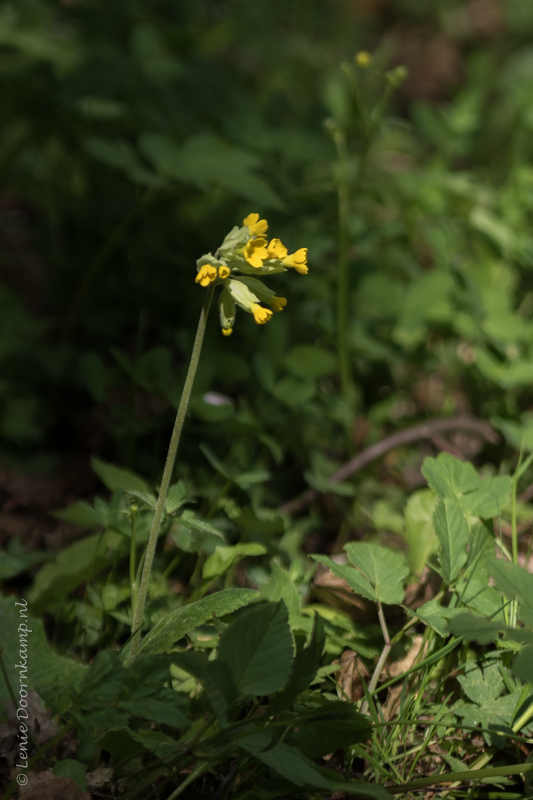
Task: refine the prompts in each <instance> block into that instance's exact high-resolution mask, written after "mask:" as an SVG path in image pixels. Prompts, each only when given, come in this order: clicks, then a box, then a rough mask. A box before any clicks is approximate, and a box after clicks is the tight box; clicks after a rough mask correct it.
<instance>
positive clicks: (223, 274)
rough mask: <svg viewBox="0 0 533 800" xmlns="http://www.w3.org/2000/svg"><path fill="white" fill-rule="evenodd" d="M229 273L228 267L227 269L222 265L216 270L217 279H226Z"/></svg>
mask: <svg viewBox="0 0 533 800" xmlns="http://www.w3.org/2000/svg"><path fill="white" fill-rule="evenodd" d="M229 273H230V270H229V267H227V266H226V265H225V264H222V266H221V267H219V268H218V277H219V278H222V279H224V278H227V277H228V275H229Z"/></svg>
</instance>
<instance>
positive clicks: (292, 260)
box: [196, 213, 309, 336]
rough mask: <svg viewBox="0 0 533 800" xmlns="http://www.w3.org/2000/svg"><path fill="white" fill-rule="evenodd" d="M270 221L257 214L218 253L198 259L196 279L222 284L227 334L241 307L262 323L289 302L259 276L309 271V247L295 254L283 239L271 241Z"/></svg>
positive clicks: (222, 313)
mask: <svg viewBox="0 0 533 800" xmlns="http://www.w3.org/2000/svg"><path fill="white" fill-rule="evenodd" d="M267 230H268V222H267V221H266V220H265V219H260V218H259V214H256V213H253V214H248V216H247V217H246V218H245V219H244V220H243V227H242V228H238V227H234V228H233V230H231V231H230V232H229V233H228V235H227V236H226V238H225V239H224V241H223V242H222V244H221V245H220V247H219V248H218V250H217V251H216V253H215V255H212V254H211V253H207V254H206V255H204V256H202V258H200V259H198V261H197V262H196V266H197V271H198V272H197V275H196V282H197V283H199V284H200V286H203V287H204V288H207V287H209V286H212V285H214V286H220V287H221V289H222V291H221V293H220V296H219V301H218V308H219V316H220V327H221V329H222V334H223V336H231V334H232V333H233V327H234V325H235V316H236V313H237V307H239V308H242V309H243V311H246V312H247V313H248V314H252V316H253V318H254V320H255V322H256V323H257V324H258V325H264V324H265V323H266V322H268V321H269V320H270V319H272V317H273V315H274V313H275V312H279V311H282V310H283V309H284V308H285V306H286V305H287V299H286V298H285V297H278V296H276V293H275V292H273V291H272V289H269V287H268V286H266V285H265V284H264V283H263V281H262V280H259V279H258V277H257V276H261V277H263V276H265V275H275V274H277V273H280V272H286V271H287V269H288V268H293V269H294V270H295V271H296V272H299V273H301V274H303V275H305V274H307V272H308V271H309V270H308V266H307V247H302V248H300V249H299V250H296V252H295V253H292V254H291V255H289V254H288V251H287V248H286V247H285V245H284V244H283V243H282V242H281V240H280V239H271V240H270V242H269V243H268V244H267V240H266V239H265V238H264V234H265V233H266V231H267Z"/></svg>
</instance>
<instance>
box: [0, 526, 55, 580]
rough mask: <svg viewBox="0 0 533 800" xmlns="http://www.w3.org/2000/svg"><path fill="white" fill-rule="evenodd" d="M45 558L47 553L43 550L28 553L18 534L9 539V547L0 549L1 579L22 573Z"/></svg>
mask: <svg viewBox="0 0 533 800" xmlns="http://www.w3.org/2000/svg"><path fill="white" fill-rule="evenodd" d="M45 558H46V553H43V552H41V551H33V552H31V553H27V552H26V548H25V547H24V545H23V544H22V542H21V541H20V539H19V538H18V536H13V538H11V539H10V540H9V541H8V543H7V548H6V549H5V550H0V581H2V580H8V579H9V578H14V577H15V576H16V575H20V573H21V572H25V571H26V570H27V569H29V568H30V567H31V566H33V565H34V564H38V563H39V562H40V561H44V560H45Z"/></svg>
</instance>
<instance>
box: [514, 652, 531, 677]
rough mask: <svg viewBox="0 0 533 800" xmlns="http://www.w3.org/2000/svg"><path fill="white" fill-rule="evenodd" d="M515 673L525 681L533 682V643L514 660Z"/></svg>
mask: <svg viewBox="0 0 533 800" xmlns="http://www.w3.org/2000/svg"><path fill="white" fill-rule="evenodd" d="M512 668H513V674H514V675H516V677H517V678H520V680H521V681H524V683H531V684H533V644H529V645H527V647H524V648H523V650H522V651H521V652H520V653H519V654H518V655H517V657H516V658H515V660H514V661H513V665H512Z"/></svg>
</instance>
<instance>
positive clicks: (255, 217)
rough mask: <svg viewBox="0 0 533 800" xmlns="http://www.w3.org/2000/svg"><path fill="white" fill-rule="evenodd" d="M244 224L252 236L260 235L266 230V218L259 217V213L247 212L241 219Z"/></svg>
mask: <svg viewBox="0 0 533 800" xmlns="http://www.w3.org/2000/svg"><path fill="white" fill-rule="evenodd" d="M242 224H243V225H246V227H247V228H248V230H249V231H250V233H251V235H252V236H262V235H263V234H264V233H266V232H267V230H268V222H267V221H266V219H259V214H248V216H247V217H246V219H243V221H242Z"/></svg>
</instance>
